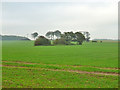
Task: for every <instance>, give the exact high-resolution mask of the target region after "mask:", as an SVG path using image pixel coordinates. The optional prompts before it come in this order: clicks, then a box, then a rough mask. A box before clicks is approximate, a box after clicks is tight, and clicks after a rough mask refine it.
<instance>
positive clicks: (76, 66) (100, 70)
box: [2, 41, 118, 88]
mask: <svg viewBox="0 0 120 90" xmlns="http://www.w3.org/2000/svg"><path fill="white" fill-rule="evenodd" d="M33 43H34V42H33V41H3V47H2V64H3V71H2V72H3V73H2V74H3V78H2V80H3V81H2V82H3V85H2V86H3V88H117V87H118V44H117V42H103V43H91V42H90V43H83V45H66V46H64V45H57V46H34V44H33Z"/></svg>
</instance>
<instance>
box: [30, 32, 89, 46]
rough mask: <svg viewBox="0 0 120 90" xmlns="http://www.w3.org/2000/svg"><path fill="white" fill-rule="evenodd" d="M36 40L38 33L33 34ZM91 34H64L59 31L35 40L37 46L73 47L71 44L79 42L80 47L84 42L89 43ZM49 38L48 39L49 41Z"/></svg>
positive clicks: (48, 33)
mask: <svg viewBox="0 0 120 90" xmlns="http://www.w3.org/2000/svg"><path fill="white" fill-rule="evenodd" d="M32 35H33V37H34V39H35V38H36V37H37V36H38V33H37V32H35V33H33V34H32ZM89 35H90V34H89V32H86V34H85V33H83V34H82V33H81V32H75V33H74V32H72V31H71V32H64V33H63V34H62V33H61V32H60V31H59V30H56V31H49V32H47V33H46V35H45V36H46V38H45V37H44V36H39V37H38V38H37V39H36V40H35V46H38V45H51V42H52V44H53V45H73V44H72V43H71V42H77V44H78V45H82V43H83V42H84V41H89V39H90V37H89ZM47 38H48V39H47Z"/></svg>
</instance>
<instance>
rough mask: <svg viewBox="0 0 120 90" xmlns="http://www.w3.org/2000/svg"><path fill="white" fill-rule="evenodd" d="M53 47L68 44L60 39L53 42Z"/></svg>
mask: <svg viewBox="0 0 120 90" xmlns="http://www.w3.org/2000/svg"><path fill="white" fill-rule="evenodd" d="M53 44H54V45H69V44H70V43H69V42H68V41H66V40H65V39H63V38H61V39H56V40H55V41H54V42H53Z"/></svg>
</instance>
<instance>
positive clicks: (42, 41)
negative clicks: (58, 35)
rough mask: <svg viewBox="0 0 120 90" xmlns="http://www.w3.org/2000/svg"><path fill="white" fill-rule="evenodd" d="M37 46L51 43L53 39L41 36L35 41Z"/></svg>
mask: <svg viewBox="0 0 120 90" xmlns="http://www.w3.org/2000/svg"><path fill="white" fill-rule="evenodd" d="M34 45H35V46H40V45H43V46H44V45H51V41H50V40H48V39H46V38H45V37H44V36H39V37H38V38H37V39H36V40H35V43H34Z"/></svg>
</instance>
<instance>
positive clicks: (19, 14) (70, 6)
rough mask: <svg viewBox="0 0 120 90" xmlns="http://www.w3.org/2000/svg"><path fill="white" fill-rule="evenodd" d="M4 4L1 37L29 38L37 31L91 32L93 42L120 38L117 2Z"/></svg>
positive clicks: (83, 0) (24, 1) (60, 0)
mask: <svg viewBox="0 0 120 90" xmlns="http://www.w3.org/2000/svg"><path fill="white" fill-rule="evenodd" d="M3 1H4V2H3V3H2V16H3V17H2V19H3V20H2V22H3V23H2V24H3V25H2V34H7V35H8V34H11V35H21V36H26V34H29V37H30V34H31V33H32V32H35V31H36V32H38V33H39V34H40V35H45V33H46V32H47V31H54V30H60V31H61V32H66V31H73V32H75V31H88V32H90V34H91V38H92V39H95V38H98V39H100V38H102V39H103V38H106V39H117V38H118V0H74V1H73V0H69V1H68V0H64V1H63V0H49V2H48V0H44V2H43V0H29V1H27V0H21V2H15V0H10V1H12V2H10V1H9V2H8V0H3ZM33 1H34V2H33ZM35 1H37V2H35ZM50 1H51V2H50Z"/></svg>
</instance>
